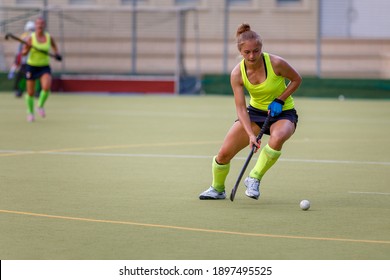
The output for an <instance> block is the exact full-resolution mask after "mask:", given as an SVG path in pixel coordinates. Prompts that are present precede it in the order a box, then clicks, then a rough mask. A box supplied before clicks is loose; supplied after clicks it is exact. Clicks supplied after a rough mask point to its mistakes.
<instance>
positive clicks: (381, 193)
mask: <svg viewBox="0 0 390 280" xmlns="http://www.w3.org/2000/svg"><path fill="white" fill-rule="evenodd" d="M348 193H352V194H375V195H390V193H383V192H348Z"/></svg>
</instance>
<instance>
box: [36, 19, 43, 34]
mask: <svg viewBox="0 0 390 280" xmlns="http://www.w3.org/2000/svg"><path fill="white" fill-rule="evenodd" d="M44 29H45V21H44V20H43V19H41V18H39V19H37V20H36V21H35V31H36V32H38V33H39V32H42V31H43V30H44Z"/></svg>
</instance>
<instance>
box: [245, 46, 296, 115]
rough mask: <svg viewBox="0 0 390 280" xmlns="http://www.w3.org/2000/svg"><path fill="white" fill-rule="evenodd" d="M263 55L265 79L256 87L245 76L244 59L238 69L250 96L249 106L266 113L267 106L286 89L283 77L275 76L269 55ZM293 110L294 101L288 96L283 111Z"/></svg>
mask: <svg viewBox="0 0 390 280" xmlns="http://www.w3.org/2000/svg"><path fill="white" fill-rule="evenodd" d="M263 55H264V60H265V66H266V68H267V78H266V80H265V81H264V82H262V83H260V84H256V85H253V84H251V82H250V81H249V80H248V77H247V75H246V71H245V63H244V59H243V60H242V61H241V63H240V69H241V77H242V81H243V83H244V87H245V88H246V89H247V90H248V92H249V95H250V102H249V104H250V105H251V106H252V107H254V108H256V109H259V110H262V111H268V105H269V104H271V102H272V101H273V100H274V99H275V98H278V97H279V96H280V95H281V94H282V93H283V92H284V90H285V89H286V82H285V78H284V77H281V76H277V75H276V74H275V72H274V69H273V68H272V64H271V60H270V57H269V54H268V53H265V52H263ZM293 108H294V99H293V98H292V97H291V96H289V97H288V98H287V99H286V100H285V102H284V106H283V111H284V110H289V109H293Z"/></svg>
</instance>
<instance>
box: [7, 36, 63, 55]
mask: <svg viewBox="0 0 390 280" xmlns="http://www.w3.org/2000/svg"><path fill="white" fill-rule="evenodd" d="M9 38H11V39H14V40H16V41H18V42H20V43H22V44H25V45H27V46H29V47H30V48H33V49H35V50H37V51H39V52H40V53H44V54H46V55H48V56H51V57H53V58H55V59H56V60H58V61H61V60H62V57H61V56H60V55H59V54H52V53H49V52H47V51H44V50H40V49H38V48H36V47H34V46H31V45H30V44H29V43H27V42H26V41H24V40H22V39H20V38H19V37H17V36H15V35H14V34H12V33H7V34H5V39H6V40H8V39H9Z"/></svg>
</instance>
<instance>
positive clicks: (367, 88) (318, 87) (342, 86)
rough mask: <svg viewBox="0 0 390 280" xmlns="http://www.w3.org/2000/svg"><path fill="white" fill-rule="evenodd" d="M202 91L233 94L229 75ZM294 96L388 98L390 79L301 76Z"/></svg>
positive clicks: (211, 79)
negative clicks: (301, 80) (300, 83)
mask: <svg viewBox="0 0 390 280" xmlns="http://www.w3.org/2000/svg"><path fill="white" fill-rule="evenodd" d="M202 87H203V91H204V92H205V93H206V94H213V95H233V92H232V89H231V87H230V77H229V75H227V74H226V75H204V76H203V78H202ZM12 88H13V80H8V79H7V73H0V91H12ZM294 96H305V97H330V98H333V97H340V96H343V97H345V98H373V99H389V98H390V80H380V79H327V78H326V79H325V78H324V79H319V78H315V77H303V82H302V85H301V86H300V88H299V89H298V91H297V92H296V93H294Z"/></svg>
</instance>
